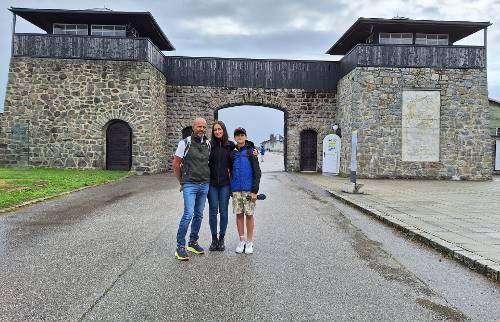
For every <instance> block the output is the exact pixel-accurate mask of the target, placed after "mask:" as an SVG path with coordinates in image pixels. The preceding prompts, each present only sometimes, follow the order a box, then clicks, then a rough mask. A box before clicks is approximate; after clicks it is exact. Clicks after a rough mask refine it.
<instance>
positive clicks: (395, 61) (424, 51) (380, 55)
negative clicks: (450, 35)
mask: <svg viewBox="0 0 500 322" xmlns="http://www.w3.org/2000/svg"><path fill="white" fill-rule="evenodd" d="M356 67H401V68H404V67H409V68H426V67H427V68H447V69H451V68H485V67H486V49H485V47H483V46H427V45H379V44H358V45H356V46H355V47H354V48H353V49H351V51H350V52H349V53H347V54H346V55H345V56H344V57H343V58H342V60H341V77H343V76H345V75H346V74H348V73H349V72H350V71H351V70H353V69H354V68H356Z"/></svg>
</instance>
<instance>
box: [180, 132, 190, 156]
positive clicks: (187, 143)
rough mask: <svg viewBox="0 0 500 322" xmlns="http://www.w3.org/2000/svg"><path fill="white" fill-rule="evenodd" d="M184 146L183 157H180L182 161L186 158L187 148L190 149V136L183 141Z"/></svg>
mask: <svg viewBox="0 0 500 322" xmlns="http://www.w3.org/2000/svg"><path fill="white" fill-rule="evenodd" d="M184 145H185V146H186V147H185V149H184V156H183V157H182V158H183V159H185V158H186V155H187V154H188V151H189V148H190V147H191V136H188V137H187V138H185V139H184Z"/></svg>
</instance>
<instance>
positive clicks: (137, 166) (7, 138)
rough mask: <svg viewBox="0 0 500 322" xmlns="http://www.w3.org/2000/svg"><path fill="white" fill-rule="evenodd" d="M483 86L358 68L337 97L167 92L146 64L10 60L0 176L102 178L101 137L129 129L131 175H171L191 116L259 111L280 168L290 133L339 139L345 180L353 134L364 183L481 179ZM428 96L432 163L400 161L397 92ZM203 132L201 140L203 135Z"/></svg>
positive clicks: (431, 73)
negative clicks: (266, 116)
mask: <svg viewBox="0 0 500 322" xmlns="http://www.w3.org/2000/svg"><path fill="white" fill-rule="evenodd" d="M486 82H487V80H486V71H485V70H484V69H432V68H382V67H376V68H375V67H357V68H355V69H354V70H352V71H351V72H350V73H349V74H347V75H346V76H344V77H343V78H342V79H341V80H340V81H339V84H338V88H337V91H336V92H335V91H332V92H324V91H308V90H302V89H264V88H228V87H203V86H171V85H168V84H166V79H165V76H164V75H162V74H161V72H159V71H158V70H157V69H156V68H154V67H153V66H152V65H150V64H149V63H147V62H125V61H95V60H82V59H49V58H19V57H18V58H16V57H14V58H12V60H11V64H10V70H9V81H8V86H7V93H6V99H5V111H4V113H3V114H0V165H6V166H48V167H65V168H83V169H103V168H105V163H106V155H105V154H106V151H105V150H106V149H105V147H106V129H107V126H108V124H109V123H110V122H111V121H113V120H122V121H125V122H127V123H128V124H129V125H130V127H131V129H132V170H133V171H136V172H138V173H157V172H163V171H171V160H172V155H173V153H174V151H175V148H176V146H177V142H178V141H179V140H180V139H181V131H182V129H183V128H185V127H188V126H190V125H191V122H192V120H193V119H194V118H195V117H199V116H201V117H204V118H206V119H207V121H208V123H209V128H210V125H211V123H212V122H213V121H214V119H215V117H216V114H217V111H219V110H220V109H223V108H226V107H232V106H239V105H259V106H265V107H269V108H275V109H278V110H281V111H283V112H284V114H285V134H286V138H285V143H286V169H287V170H288V171H299V170H300V153H301V151H300V133H301V131H303V130H314V131H316V132H317V133H318V141H317V142H318V144H317V155H318V160H317V170H318V171H320V170H321V168H322V164H321V163H322V157H321V156H322V153H323V151H322V139H323V138H324V137H325V135H327V134H329V133H331V125H332V124H333V123H335V122H338V123H339V124H340V127H341V130H342V134H343V137H342V150H341V173H342V174H348V173H349V164H350V153H351V142H350V141H351V135H350V134H351V132H352V130H358V144H359V145H358V153H357V160H358V175H359V176H360V177H366V178H434V179H462V180H484V179H490V178H491V172H492V167H491V165H492V163H493V159H492V145H491V137H490V136H489V133H488V99H487V83H486ZM415 89H425V90H439V91H440V101H441V111H440V148H439V150H440V153H439V161H438V162H403V161H402V158H401V140H402V124H401V113H402V93H403V90H415ZM209 132H210V130H209Z"/></svg>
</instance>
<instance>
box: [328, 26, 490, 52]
mask: <svg viewBox="0 0 500 322" xmlns="http://www.w3.org/2000/svg"><path fill="white" fill-rule="evenodd" d="M490 25H491V23H490V22H472V21H442V20H413V19H407V18H394V19H382V18H362V17H361V18H359V19H358V20H356V22H355V23H354V24H353V25H352V26H351V27H350V28H349V29H348V30H347V31H346V32H345V33H344V34H343V35H342V36H341V37H340V39H339V40H337V42H336V43H335V44H334V45H333V46H332V47H331V48H330V49H329V50H328V51H327V52H326V53H327V54H330V55H345V54H347V53H348V52H349V51H350V50H351V49H352V48H353V47H354V46H356V45H357V44H360V43H365V41H366V38H368V36H370V34H372V33H377V32H398V33H399V32H403V33H434V34H436V33H439V34H448V35H449V40H450V43H451V44H452V43H454V42H456V41H458V40H460V39H463V38H465V37H467V36H470V35H472V34H473V33H475V32H477V31H479V30H482V29H484V28H487V27H488V26H490Z"/></svg>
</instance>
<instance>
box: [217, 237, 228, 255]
mask: <svg viewBox="0 0 500 322" xmlns="http://www.w3.org/2000/svg"><path fill="white" fill-rule="evenodd" d="M217 250H218V251H220V252H223V251H225V250H226V246H225V245H224V237H219V242H218V246H217Z"/></svg>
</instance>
